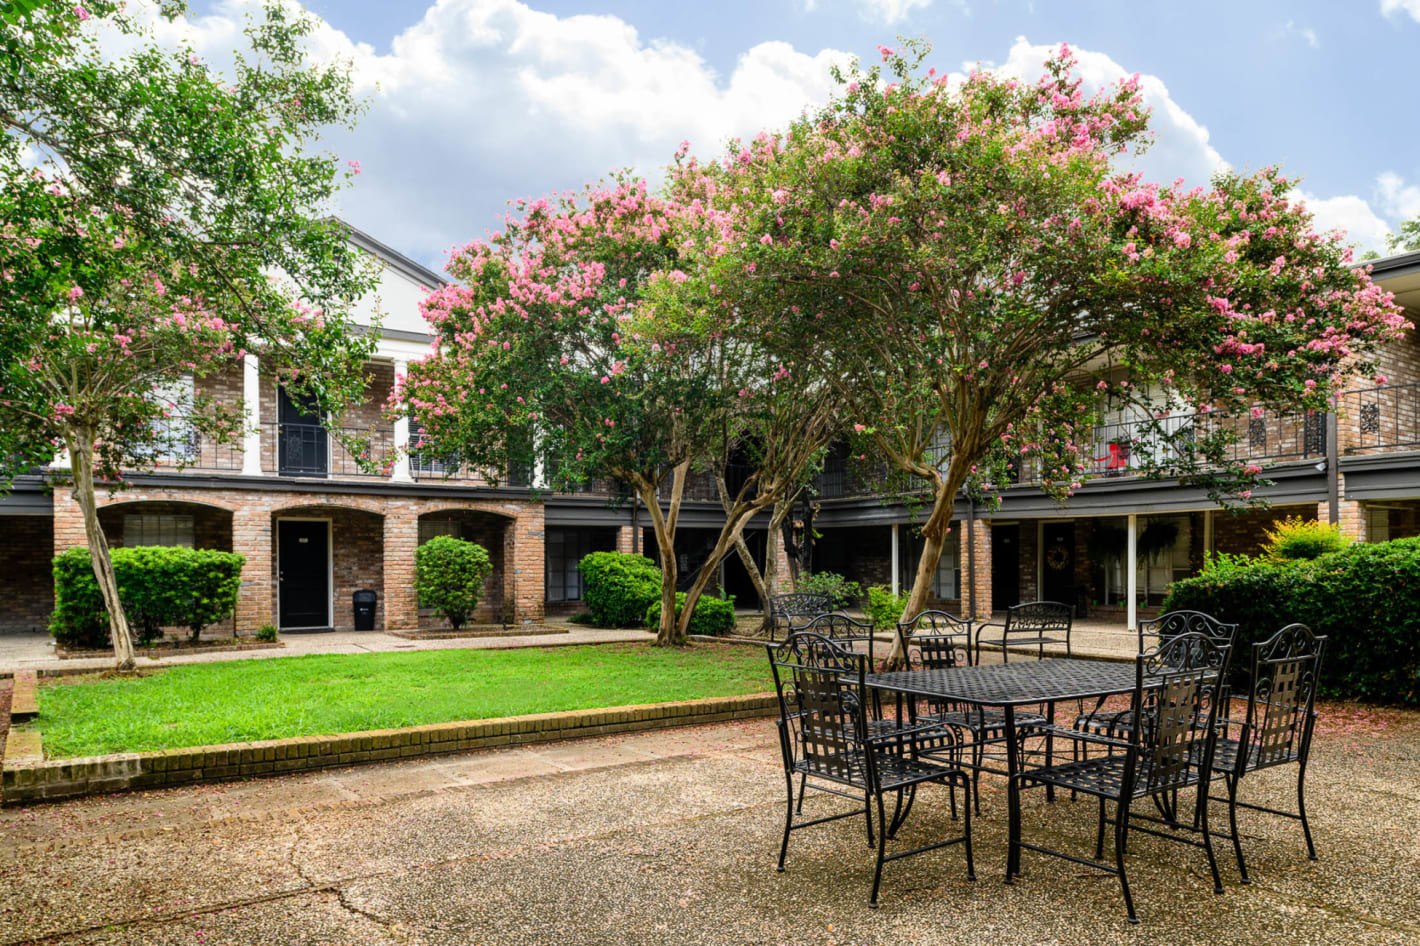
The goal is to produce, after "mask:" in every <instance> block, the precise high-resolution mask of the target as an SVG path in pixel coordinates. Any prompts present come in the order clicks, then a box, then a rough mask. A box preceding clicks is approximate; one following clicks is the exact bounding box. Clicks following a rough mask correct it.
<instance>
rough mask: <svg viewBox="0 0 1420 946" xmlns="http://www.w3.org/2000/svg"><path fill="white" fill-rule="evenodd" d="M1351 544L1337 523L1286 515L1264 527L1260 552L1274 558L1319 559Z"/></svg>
mask: <svg viewBox="0 0 1420 946" xmlns="http://www.w3.org/2000/svg"><path fill="white" fill-rule="evenodd" d="M1350 544H1351V540H1350V539H1349V538H1347V537H1346V536H1345V535H1344V534H1343V533H1342V532H1341V527H1340V526H1339V525H1332V524H1330V523H1326V522H1317V521H1315V520H1312V521H1308V520H1305V519H1302V518H1301V517H1300V516H1288V517H1287V518H1286V519H1283V520H1282V521H1281V522H1279V523H1277V524H1276V525H1274V526H1273V527H1272V528H1270V529H1268V530H1267V541H1266V542H1264V543H1263V545H1262V551H1263V553H1264V554H1265V555H1266V556H1267V557H1268V558H1271V559H1275V560H1279V561H1281V560H1295V559H1313V558H1320V557H1321V556H1323V555H1326V554H1328V553H1331V552H1339V551H1341V550H1342V549H1344V548H1346V547H1347V546H1348V545H1350Z"/></svg>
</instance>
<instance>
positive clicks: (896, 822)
mask: <svg viewBox="0 0 1420 946" xmlns="http://www.w3.org/2000/svg"><path fill="white" fill-rule="evenodd" d="M916 790H917V786H915V785H914V786H913V787H912V791H913V792H916ZM903 794H904V793H903V790H902V789H900V788H899V789H898V790H897V803H896V804H895V805H893V809H892V819H891V820H890V821H889V822H888V832H887V836H888V840H889V841H893V840H896V839H897V829H898V828H900V827H902V821H903V819H904V817H905V816H906V814H907V812H905V811H903V809H902V796H903ZM907 804H908V807H909V808H910V807H911V806H912V801H911V800H910V799H909V800H908V803H907Z"/></svg>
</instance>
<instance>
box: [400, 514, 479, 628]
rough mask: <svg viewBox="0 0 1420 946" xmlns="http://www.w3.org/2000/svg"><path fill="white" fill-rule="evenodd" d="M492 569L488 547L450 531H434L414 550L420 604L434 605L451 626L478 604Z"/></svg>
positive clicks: (466, 615) (458, 623)
mask: <svg viewBox="0 0 1420 946" xmlns="http://www.w3.org/2000/svg"><path fill="white" fill-rule="evenodd" d="M492 571H493V560H492V559H491V558H489V557H488V550H487V549H485V548H484V547H483V546H481V545H478V544H477V543H474V542H467V541H465V540H463V539H456V538H454V537H453V536H451V535H436V536H434V538H432V539H430V540H429V541H428V542H425V543H424V544H423V545H421V546H419V548H417V549H415V550H414V589H415V592H416V593H417V594H418V595H419V606H420V607H421V608H433V609H435V610H436V611H438V612H439V613H440V614H442V615H443V616H444V617H445V618H447V619H448V621H449V624H450V625H452V626H453V628H454V630H458V629H459V628H460V627H463V624H464V622H465V621H467V620H468V619H469V617H470V616H471V615H472V614H473V612H474V610H475V609H476V608H477V607H478V600H479V598H481V597H482V596H483V582H484V580H485V579H487V578H488V576H489V574H490V573H492Z"/></svg>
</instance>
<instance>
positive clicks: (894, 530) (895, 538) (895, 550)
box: [892, 522, 902, 597]
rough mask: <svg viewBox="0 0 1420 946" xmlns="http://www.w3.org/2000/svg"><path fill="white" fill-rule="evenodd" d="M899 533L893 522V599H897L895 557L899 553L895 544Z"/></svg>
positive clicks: (899, 529)
mask: <svg viewBox="0 0 1420 946" xmlns="http://www.w3.org/2000/svg"><path fill="white" fill-rule="evenodd" d="M901 531H902V530H901V527H899V526H898V524H897V523H896V522H894V523H893V524H892V594H893V597H897V593H898V585H899V580H898V560H897V557H898V554H899V553H898V550H897V544H898V539H899V537H900V536H899V533H900V532H901Z"/></svg>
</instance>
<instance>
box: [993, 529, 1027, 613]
mask: <svg viewBox="0 0 1420 946" xmlns="http://www.w3.org/2000/svg"><path fill="white" fill-rule="evenodd" d="M1020 603H1021V527H1020V526H1018V525H1016V524H1014V523H1012V524H1010V525H995V524H992V526H991V608H992V610H995V611H999V610H1001V609H1002V608H1009V607H1010V606H1011V605H1013V604H1020Z"/></svg>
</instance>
